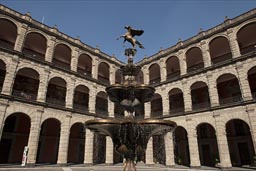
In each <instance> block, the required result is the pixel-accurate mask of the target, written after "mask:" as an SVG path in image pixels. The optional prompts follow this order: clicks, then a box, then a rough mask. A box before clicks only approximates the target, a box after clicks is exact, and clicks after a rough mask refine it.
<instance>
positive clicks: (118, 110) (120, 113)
mask: <svg viewBox="0 0 256 171" xmlns="http://www.w3.org/2000/svg"><path fill="white" fill-rule="evenodd" d="M114 116H115V118H124V109H123V108H122V106H120V105H119V104H116V103H115V106H114Z"/></svg>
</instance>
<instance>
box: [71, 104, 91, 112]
mask: <svg viewBox="0 0 256 171" xmlns="http://www.w3.org/2000/svg"><path fill="white" fill-rule="evenodd" d="M73 109H74V110H76V111H83V112H88V111H89V110H88V106H86V105H85V104H77V103H74V104H73Z"/></svg>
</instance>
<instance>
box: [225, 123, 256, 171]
mask: <svg viewBox="0 0 256 171" xmlns="http://www.w3.org/2000/svg"><path fill="white" fill-rule="evenodd" d="M226 133H227V139H228V147H229V153H230V159H231V164H232V166H243V165H252V164H253V162H254V160H253V156H255V151H254V148H253V142H252V137H251V132H250V128H249V126H248V124H247V123H246V122H244V121H242V120H240V119H233V120H230V121H229V122H228V123H227V124H226Z"/></svg>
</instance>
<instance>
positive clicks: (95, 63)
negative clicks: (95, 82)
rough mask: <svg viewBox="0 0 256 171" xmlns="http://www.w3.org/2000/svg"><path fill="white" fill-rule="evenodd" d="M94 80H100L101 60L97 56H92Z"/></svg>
mask: <svg viewBox="0 0 256 171" xmlns="http://www.w3.org/2000/svg"><path fill="white" fill-rule="evenodd" d="M92 59H93V60H92V78H95V79H97V78H98V68H99V59H98V57H96V56H92Z"/></svg>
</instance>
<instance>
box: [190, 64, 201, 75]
mask: <svg viewBox="0 0 256 171" xmlns="http://www.w3.org/2000/svg"><path fill="white" fill-rule="evenodd" d="M202 68H204V63H200V64H196V65H193V66H190V67H188V68H187V73H190V72H193V71H196V70H199V69H202Z"/></svg>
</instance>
